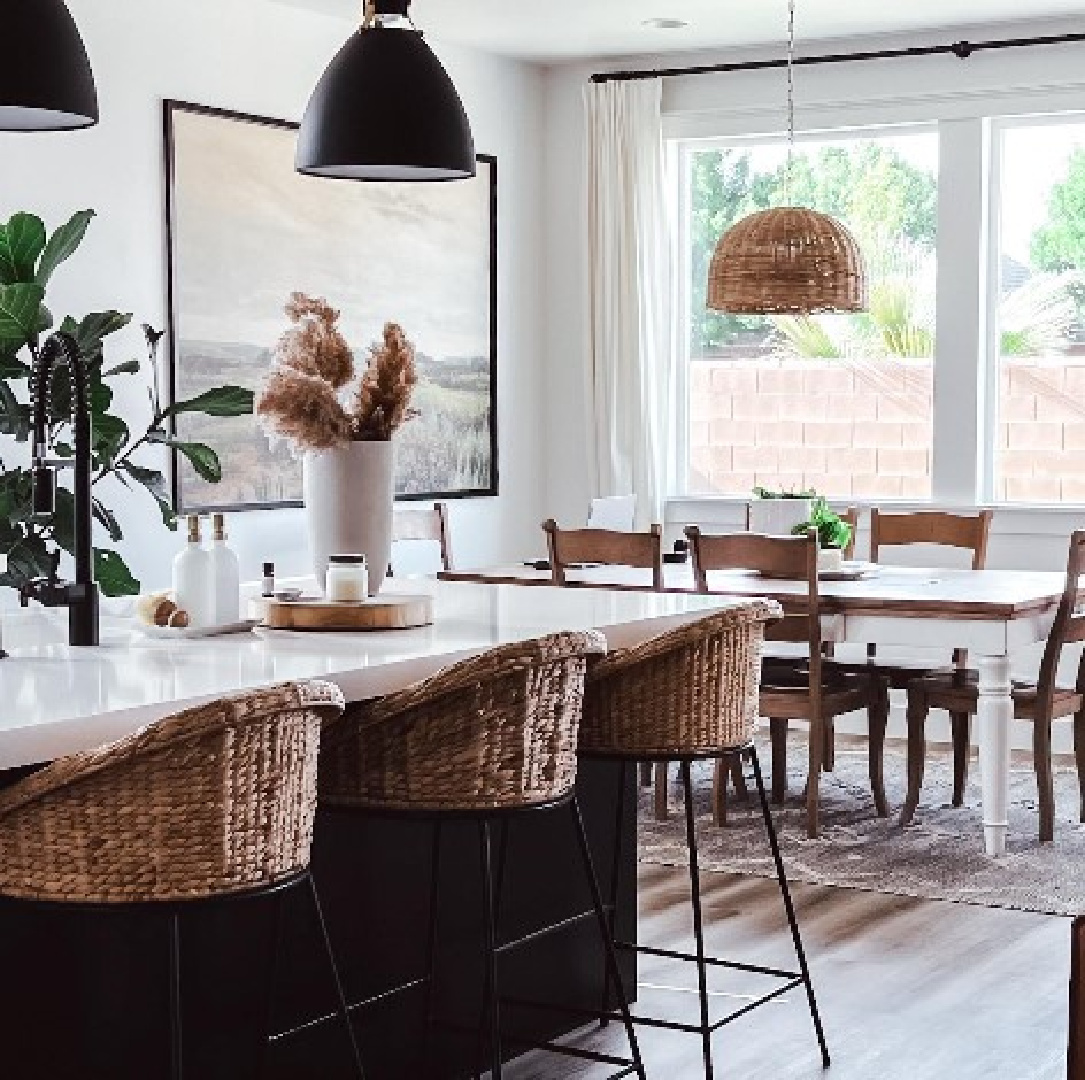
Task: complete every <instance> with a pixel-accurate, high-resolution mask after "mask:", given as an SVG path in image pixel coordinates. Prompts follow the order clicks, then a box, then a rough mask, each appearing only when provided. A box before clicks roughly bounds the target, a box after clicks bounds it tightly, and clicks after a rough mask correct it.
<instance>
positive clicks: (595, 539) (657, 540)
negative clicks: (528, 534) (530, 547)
mask: <svg viewBox="0 0 1085 1080" xmlns="http://www.w3.org/2000/svg"><path fill="white" fill-rule="evenodd" d="M543 532H545V533H546V546H547V550H548V552H549V555H550V572H551V574H552V575H553V579H554V584H555V585H568V584H569V580H568V577H567V572H568V571H569V570H570V569H573V568H574V567H576V566H583V565H585V564H592V565H595V566H629V567H633V568H635V569H639V570H651V571H652V589H654V590H655V591H656V592H660V591H662V589H663V526H662V525H653V526H652V527H651V529H649V530H648V532H643V533H640V532H612V531H611V530H609V529H562V528H559V527H558V523H557V522H556V521H554V519H553V518H551V519H550V520H549V521H544V522H543Z"/></svg>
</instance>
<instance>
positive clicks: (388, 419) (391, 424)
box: [354, 323, 418, 442]
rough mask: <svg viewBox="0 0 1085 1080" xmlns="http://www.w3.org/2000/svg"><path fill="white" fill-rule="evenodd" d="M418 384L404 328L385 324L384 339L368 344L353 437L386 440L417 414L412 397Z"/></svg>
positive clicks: (410, 347)
mask: <svg viewBox="0 0 1085 1080" xmlns="http://www.w3.org/2000/svg"><path fill="white" fill-rule="evenodd" d="M417 385H418V370H417V368H416V367H415V357H414V346H413V345H412V344H411V343H410V342H409V341H408V340H407V335H406V334H404V333H403V327H401V326H399V325H398V324H396V323H388V324H387V325H386V326H385V327H384V338H383V340H381V341H379V342H377V343H376V344H375V345H371V346H370V347H369V364H368V366H367V367H366V371H365V375H363V376H362V385H361V386H360V387H359V388H358V397H357V402H356V406H355V409H354V421H355V425H356V426H355V437H356V438H358V439H363V440H367V441H371V442H385V441H387V440H388V439H390V438H391V437H392V435H393V433H394V432H395V431H396V430H397V429H398V428H399V427H400V426H401V425H403V424H405V423H406V422H407V421H408V420H413V419H414V417H416V416H417V415H418V410H417V409H412V408H411V396H412V395H413V394H414V388H415V386H417Z"/></svg>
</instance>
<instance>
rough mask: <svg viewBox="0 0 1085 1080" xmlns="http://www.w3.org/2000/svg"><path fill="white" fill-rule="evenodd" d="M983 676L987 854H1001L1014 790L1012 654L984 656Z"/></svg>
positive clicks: (980, 712)
mask: <svg viewBox="0 0 1085 1080" xmlns="http://www.w3.org/2000/svg"><path fill="white" fill-rule="evenodd" d="M979 677H980V681H979V706H978V708H977V715H978V717H979V723H978V726H979V737H980V768H981V770H982V774H983V833H984V839H985V841H986V844H987V854H988V855H990V856H992V857H996V858H997V857H998V856H1000V855H1004V854H1005V853H1006V831H1007V819H1006V811H1007V803H1008V802H1009V791H1010V721H1012V720H1013V696H1012V688H1011V683H1010V661H1009V658H1008V657H1005V656H983V657H980V658H979Z"/></svg>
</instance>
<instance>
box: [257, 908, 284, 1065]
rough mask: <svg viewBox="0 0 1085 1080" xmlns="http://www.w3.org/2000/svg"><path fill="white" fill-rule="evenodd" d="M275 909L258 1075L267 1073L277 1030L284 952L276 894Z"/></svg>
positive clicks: (281, 916) (281, 909) (280, 910)
mask: <svg viewBox="0 0 1085 1080" xmlns="http://www.w3.org/2000/svg"><path fill="white" fill-rule="evenodd" d="M273 903H274V905H275V910H274V913H273V914H272V920H273V925H272V930H271V975H270V977H269V978H268V987H267V1021H266V1023H265V1025H264V1040H263V1042H262V1043H261V1044H260V1062H259V1065H258V1067H257V1070H256V1075H257V1076H260V1077H262V1076H265V1075H266V1074H267V1055H268V1047H269V1045H270V1043H271V1035H272V1034H273V1033H274V1031H275V1027H274V1020H275V986H276V984H277V983H278V981H279V957H280V955H281V954H282V945H283V898H282V896H281V895H279V896H276V897H275V899H274V901H273Z"/></svg>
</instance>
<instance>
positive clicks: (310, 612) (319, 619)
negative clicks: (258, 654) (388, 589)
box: [266, 594, 433, 633]
mask: <svg viewBox="0 0 1085 1080" xmlns="http://www.w3.org/2000/svg"><path fill="white" fill-rule="evenodd" d="M266 621H267V625H268V627H269V628H270V629H272V630H325V631H329V632H334V631H339V632H341V633H350V632H353V633H358V632H365V631H371V630H374V631H375V630H409V629H411V628H412V627H415V626H429V625H430V624H431V623H432V622H433V599H432V598H431V597H429V596H392V595H387V596H386V595H383V594H382V595H380V596H374V597H373V598H372V599H370V600H369V601H368V602H367V603H365V604H329V603H327V602H325V601H323V600H301V601H298V602H296V603H290V604H286V603H283V602H282V601H281V600H269V601H268V605H267V618H266Z"/></svg>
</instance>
